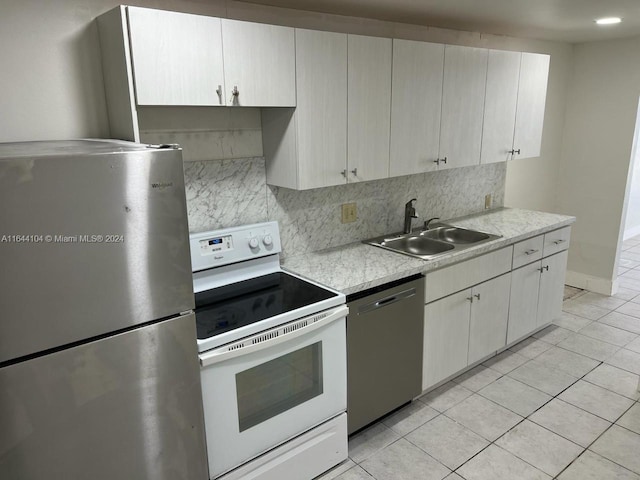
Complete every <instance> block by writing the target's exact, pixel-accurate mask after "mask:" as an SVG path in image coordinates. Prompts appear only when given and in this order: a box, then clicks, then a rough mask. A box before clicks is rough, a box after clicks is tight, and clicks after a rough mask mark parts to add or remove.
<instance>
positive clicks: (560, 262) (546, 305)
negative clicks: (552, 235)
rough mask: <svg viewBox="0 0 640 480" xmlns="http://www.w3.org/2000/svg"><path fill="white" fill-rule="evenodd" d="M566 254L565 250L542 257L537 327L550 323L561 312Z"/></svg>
mask: <svg viewBox="0 0 640 480" xmlns="http://www.w3.org/2000/svg"><path fill="white" fill-rule="evenodd" d="M567 256H568V253H567V251H566V250H565V251H564V252H560V253H557V254H555V255H552V256H550V257H547V258H543V259H542V273H541V275H540V300H539V302H538V316H537V323H536V326H537V327H541V326H542V325H546V324H548V323H551V322H552V321H553V320H554V319H555V318H558V317H559V316H560V315H561V314H562V297H563V294H564V277H565V273H566V270H567Z"/></svg>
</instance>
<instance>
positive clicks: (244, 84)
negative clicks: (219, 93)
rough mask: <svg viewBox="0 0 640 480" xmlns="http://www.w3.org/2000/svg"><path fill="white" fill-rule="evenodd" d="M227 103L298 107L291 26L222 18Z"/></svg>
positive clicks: (233, 104)
mask: <svg viewBox="0 0 640 480" xmlns="http://www.w3.org/2000/svg"><path fill="white" fill-rule="evenodd" d="M222 39H223V42H224V43H223V53H224V78H225V85H226V91H225V97H226V102H227V105H232V106H245V107H295V106H296V81H295V40H294V30H293V28H290V27H281V26H277V25H266V24H262V23H251V22H241V21H238V20H228V19H222Z"/></svg>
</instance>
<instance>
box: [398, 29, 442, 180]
mask: <svg viewBox="0 0 640 480" xmlns="http://www.w3.org/2000/svg"><path fill="white" fill-rule="evenodd" d="M443 62H444V45H440V44H436V43H427V42H416V41H412V40H398V39H394V40H393V80H392V82H391V85H392V90H391V155H390V162H389V175H390V176H392V177H393V176H399V175H411V174H414V173H422V172H428V171H431V170H435V169H436V163H435V162H434V161H435V160H436V159H437V158H438V145H439V141H440V108H441V104H442V69H443Z"/></svg>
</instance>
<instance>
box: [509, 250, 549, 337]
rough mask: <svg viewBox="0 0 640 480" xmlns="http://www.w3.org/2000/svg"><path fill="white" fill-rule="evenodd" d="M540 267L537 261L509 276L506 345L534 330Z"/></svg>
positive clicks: (539, 262)
mask: <svg viewBox="0 0 640 480" xmlns="http://www.w3.org/2000/svg"><path fill="white" fill-rule="evenodd" d="M540 265H541V261H540V260H538V261H537V262H534V263H530V264H529V265H525V266H524V267H520V268H518V269H516V270H514V271H513V272H512V274H511V303H510V305H509V327H508V330H507V343H508V344H509V343H513V342H514V341H515V340H518V339H519V338H521V337H523V336H525V335H526V334H528V333H529V332H532V331H533V330H535V329H536V325H537V321H536V315H537V311H538V292H539V289H540Z"/></svg>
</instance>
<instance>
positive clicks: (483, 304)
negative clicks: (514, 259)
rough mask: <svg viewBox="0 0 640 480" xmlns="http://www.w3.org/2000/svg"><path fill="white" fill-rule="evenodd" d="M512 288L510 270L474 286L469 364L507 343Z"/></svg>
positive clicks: (472, 292)
mask: <svg viewBox="0 0 640 480" xmlns="http://www.w3.org/2000/svg"><path fill="white" fill-rule="evenodd" d="M510 288H511V274H510V273H507V274H506V275H502V276H500V277H498V278H494V279H493V280H489V281H488V282H484V283H481V284H480V285H477V286H475V287H473V289H472V291H471V294H472V297H473V303H472V305H471V322H470V324H469V356H468V364H469V365H470V364H472V363H475V362H477V361H478V360H481V359H483V358H484V357H486V356H488V355H490V354H492V353H495V352H496V351H497V350H498V349H500V348H502V347H504V346H505V345H506V341H507V322H508V319H509V290H510Z"/></svg>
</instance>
